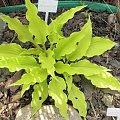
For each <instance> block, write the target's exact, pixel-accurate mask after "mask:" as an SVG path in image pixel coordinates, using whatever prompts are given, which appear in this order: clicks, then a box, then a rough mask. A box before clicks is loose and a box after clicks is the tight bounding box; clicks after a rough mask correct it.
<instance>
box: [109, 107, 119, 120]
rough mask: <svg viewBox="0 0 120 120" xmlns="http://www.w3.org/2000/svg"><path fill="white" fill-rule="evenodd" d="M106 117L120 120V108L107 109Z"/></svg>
mask: <svg viewBox="0 0 120 120" xmlns="http://www.w3.org/2000/svg"><path fill="white" fill-rule="evenodd" d="M107 116H113V117H117V120H120V108H108V109H107Z"/></svg>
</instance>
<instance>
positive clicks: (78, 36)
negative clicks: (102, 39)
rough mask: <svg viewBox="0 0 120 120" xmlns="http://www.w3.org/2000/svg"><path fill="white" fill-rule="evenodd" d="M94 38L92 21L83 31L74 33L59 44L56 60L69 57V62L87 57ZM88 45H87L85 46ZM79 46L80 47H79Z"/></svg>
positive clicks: (56, 50)
mask: <svg viewBox="0 0 120 120" xmlns="http://www.w3.org/2000/svg"><path fill="white" fill-rule="evenodd" d="M91 38H92V27H91V21H90V19H89V20H88V22H87V23H86V24H85V25H84V27H83V28H82V30H81V31H79V32H74V33H72V34H71V35H70V37H68V38H63V39H61V40H60V41H58V43H57V47H56V49H55V50H54V52H55V57H56V59H61V57H62V56H65V55H68V54H70V55H68V56H67V58H68V60H76V59H80V58H81V57H82V56H83V55H85V53H86V51H87V49H88V47H89V45H90V42H91ZM84 43H86V44H84ZM77 44H78V45H77Z"/></svg>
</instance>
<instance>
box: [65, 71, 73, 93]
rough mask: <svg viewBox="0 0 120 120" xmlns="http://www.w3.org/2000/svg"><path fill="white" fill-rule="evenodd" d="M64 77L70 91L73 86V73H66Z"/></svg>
mask: <svg viewBox="0 0 120 120" xmlns="http://www.w3.org/2000/svg"><path fill="white" fill-rule="evenodd" d="M64 77H65V80H66V84H67V91H68V92H69V91H70V90H71V88H72V79H73V78H72V75H69V74H67V73H64Z"/></svg>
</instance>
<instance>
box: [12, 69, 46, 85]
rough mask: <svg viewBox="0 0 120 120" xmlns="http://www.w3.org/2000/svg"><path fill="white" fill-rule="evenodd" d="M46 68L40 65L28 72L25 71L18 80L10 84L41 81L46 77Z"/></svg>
mask: <svg viewBox="0 0 120 120" xmlns="http://www.w3.org/2000/svg"><path fill="white" fill-rule="evenodd" d="M47 75H48V73H47V70H46V69H42V68H40V67H36V68H33V69H32V70H31V71H30V73H25V74H24V75H23V76H22V78H21V79H20V80H18V81H17V82H15V83H13V84H12V85H22V84H31V85H34V84H35V83H41V82H43V81H44V80H46V79H47Z"/></svg>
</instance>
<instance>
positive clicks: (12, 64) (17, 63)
mask: <svg viewBox="0 0 120 120" xmlns="http://www.w3.org/2000/svg"><path fill="white" fill-rule="evenodd" d="M0 67H1V68H3V67H7V68H9V70H10V71H11V72H14V71H18V70H21V69H25V70H29V69H33V68H34V67H39V64H37V62H36V60H35V58H34V57H30V56H19V57H15V58H8V59H4V60H0Z"/></svg>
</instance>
